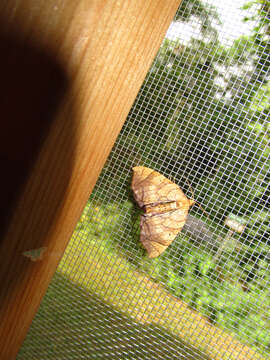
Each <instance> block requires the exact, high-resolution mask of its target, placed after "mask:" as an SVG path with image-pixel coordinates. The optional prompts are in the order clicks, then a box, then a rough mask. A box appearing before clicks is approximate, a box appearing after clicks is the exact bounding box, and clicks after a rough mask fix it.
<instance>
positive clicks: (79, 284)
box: [17, 204, 263, 360]
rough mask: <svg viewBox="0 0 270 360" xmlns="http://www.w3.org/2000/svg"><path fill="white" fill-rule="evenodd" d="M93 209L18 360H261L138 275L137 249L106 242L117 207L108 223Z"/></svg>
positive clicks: (81, 225)
mask: <svg viewBox="0 0 270 360" xmlns="http://www.w3.org/2000/svg"><path fill="white" fill-rule="evenodd" d="M111 206H114V205H113V204H112V205H111ZM93 209H94V210H93V211H94V214H96V215H94V216H93V221H92V222H89V219H88V215H87V214H88V209H86V210H85V212H84V214H83V216H82V218H81V221H80V222H79V224H78V226H77V229H76V231H75V233H74V235H73V237H72V239H71V241H70V243H69V246H68V248H67V250H66V252H65V255H64V258H63V259H62V262H61V264H60V266H59V268H58V271H57V273H56V275H55V277H54V279H53V281H52V283H51V285H50V287H49V289H48V292H47V294H46V296H45V298H44V300H43V302H42V305H41V307H40V310H39V312H38V314H37V316H36V317H35V319H34V321H33V324H32V326H31V329H30V331H29V333H28V336H27V338H26V340H25V342H24V345H23V347H22V348H21V351H20V353H19V355H18V358H17V359H18V360H26V359H27V360H28V359H48V360H50V359H57V360H61V359H63V360H64V359H67V360H71V359H74V360H75V359H105V358H108V359H114V358H115V359H157V358H162V359H179V358H181V355H183V356H184V355H185V356H186V357H185V359H198V360H199V359H202V360H204V359H205V360H208V359H216V360H219V359H220V360H221V359H222V360H226V359H237V360H239V359H240V360H241V359H242V360H248V359H263V356H261V355H259V354H258V353H256V352H255V351H254V350H252V349H251V348H250V347H248V346H246V345H244V344H242V343H241V342H239V341H238V340H236V339H235V338H234V337H233V336H232V335H231V334H229V333H226V332H224V331H223V330H221V329H218V328H217V327H215V326H213V325H212V324H211V323H210V322H209V321H208V320H207V318H204V317H203V316H201V315H200V314H199V313H197V312H195V311H193V310H192V309H191V308H189V306H188V305H187V304H185V303H184V302H183V301H181V300H180V299H179V298H177V297H175V296H173V295H172V294H171V293H169V292H168V290H167V289H165V288H164V287H163V286H161V285H160V283H159V282H156V281H153V280H152V279H151V278H150V276H149V275H147V274H146V273H144V272H143V271H140V270H138V261H139V260H138V259H139V255H140V254H141V253H142V252H141V249H140V248H139V247H138V248H134V249H133V250H134V251H133V250H131V249H130V247H127V250H126V251H123V249H124V248H125V247H124V246H121V247H120V249H118V248H117V247H116V246H114V245H113V242H112V241H111V239H110V238H109V234H112V233H113V232H112V230H114V233H115V231H116V229H118V230H119V231H121V226H119V221H124V220H123V219H122V220H121V219H120V217H121V216H120V217H119V216H116V214H118V209H117V207H114V211H113V210H112V208H111V209H110V211H108V214H107V216H106V217H104V213H102V211H101V209H100V208H96V210H95V207H94V208H93ZM105 218H106V228H107V233H105V232H104V227H103V223H102V222H103V221H104V219H105ZM117 223H118V225H117ZM110 227H111V228H110ZM112 228H113V229H112ZM122 238H123V236H122ZM128 244H129V240H128V239H127V245H128ZM122 245H124V244H122ZM135 246H136V245H135ZM120 250H121V251H120ZM136 251H137V252H136ZM132 254H135V255H136V256H134V257H133V262H131V261H129V260H130V259H129V256H131V255H132ZM138 254H139V255H138ZM142 265H143V266H142V269H143V270H144V269H145V268H147V266H148V265H149V262H148V261H147V260H145V261H143V262H142ZM152 275H155V274H153V273H152Z"/></svg>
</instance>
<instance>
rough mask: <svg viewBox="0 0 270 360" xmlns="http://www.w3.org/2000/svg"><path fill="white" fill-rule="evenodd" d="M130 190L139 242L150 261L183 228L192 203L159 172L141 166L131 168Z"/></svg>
mask: <svg viewBox="0 0 270 360" xmlns="http://www.w3.org/2000/svg"><path fill="white" fill-rule="evenodd" d="M131 188H132V190H133V193H134V198H135V200H136V202H137V203H138V205H139V207H140V208H142V209H143V210H144V214H142V215H141V224H140V227H141V235H140V241H141V243H142V245H143V247H144V248H145V249H146V251H147V253H148V256H149V257H150V258H155V257H157V256H159V255H160V254H161V253H163V251H165V250H166V249H167V247H168V246H169V245H170V244H171V243H172V242H173V240H174V239H175V237H176V235H177V234H178V233H179V232H180V231H181V230H182V228H183V226H184V225H185V222H186V218H187V214H188V210H189V208H190V206H192V205H193V204H194V203H195V201H194V200H190V199H188V198H187V197H186V196H185V194H184V193H183V191H182V190H181V189H180V187H179V186H178V185H176V184H174V183H173V182H172V181H171V180H169V179H167V178H166V177H165V176H163V175H161V174H160V173H159V172H157V171H155V170H152V169H149V168H147V167H144V166H135V167H134V168H133V178H132V183H131Z"/></svg>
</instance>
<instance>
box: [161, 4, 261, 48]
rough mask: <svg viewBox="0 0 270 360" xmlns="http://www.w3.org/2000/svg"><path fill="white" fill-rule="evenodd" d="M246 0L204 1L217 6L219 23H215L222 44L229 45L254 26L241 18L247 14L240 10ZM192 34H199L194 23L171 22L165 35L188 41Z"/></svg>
mask: <svg viewBox="0 0 270 360" xmlns="http://www.w3.org/2000/svg"><path fill="white" fill-rule="evenodd" d="M247 1H248V0H225V1H224V0H205V2H206V3H208V4H211V5H214V6H215V7H216V8H217V12H218V14H219V17H220V20H221V22H222V24H221V25H217V28H218V29H219V30H220V32H219V39H220V41H221V42H222V43H223V44H224V45H228V46H230V45H231V43H232V41H233V40H234V39H236V38H238V37H239V36H241V35H243V34H249V33H250V30H251V29H252V27H253V26H254V24H251V22H248V23H244V22H243V21H242V19H243V18H244V17H245V16H247V15H248V12H247V11H246V10H245V11H244V10H241V7H242V6H243V4H245V3H246V2H247ZM194 34H197V35H198V36H199V34H200V31H199V28H198V26H196V23H195V24H194V22H193V24H191V23H189V24H183V23H181V24H180V23H172V24H171V26H170V28H169V30H168V32H167V35H166V37H168V38H170V39H176V38H180V39H181V40H183V41H185V42H188V41H189V39H190V38H191V37H192V36H193V37H194Z"/></svg>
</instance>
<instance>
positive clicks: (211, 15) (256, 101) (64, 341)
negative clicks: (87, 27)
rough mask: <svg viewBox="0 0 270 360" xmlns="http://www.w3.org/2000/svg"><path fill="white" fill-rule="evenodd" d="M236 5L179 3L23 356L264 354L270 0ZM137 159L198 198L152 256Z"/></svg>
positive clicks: (196, 0) (269, 301)
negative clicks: (135, 187)
mask: <svg viewBox="0 0 270 360" xmlns="http://www.w3.org/2000/svg"><path fill="white" fill-rule="evenodd" d="M228 3H229V5H228V4H227V2H224V1H210V0H207V1H200V0H183V1H182V4H181V6H180V7H179V9H178V11H177V13H176V15H175V18H174V21H173V22H172V24H171V26H170V28H169V30H168V32H167V34H166V37H165V39H164V41H163V44H162V46H161V48H160V50H159V53H158V54H157V56H156V58H155V60H154V62H153V64H152V67H151V69H150V70H149V73H148V75H147V77H146V79H145V81H144V84H143V85H142V88H141V90H140V92H139V94H138V96H137V98H136V100H135V102H134V104H133V107H132V109H131V111H130V113H129V115H128V118H127V120H126V122H125V125H124V127H123V129H122V131H121V133H120V135H119V137H118V139H117V142H116V143H115V145H114V148H113V150H112V152H111V154H110V156H109V158H108V160H107V163H106V165H105V167H104V169H103V171H102V173H101V175H100V177H99V180H98V182H97V184H96V186H95V189H94V191H93V193H92V195H91V197H90V199H89V201H88V203H87V205H86V208H85V209H84V212H83V214H82V216H81V219H80V221H79V223H78V224H77V227H76V229H75V231H74V234H73V236H72V238H71V240H70V243H69V245H68V248H67V249H66V252H65V254H64V257H63V259H62V261H61V263H60V265H59V267H58V270H57V272H56V274H55V276H54V278H53V280H52V282H51V284H50V287H49V289H48V291H47V294H46V296H45V297H44V299H43V302H42V304H41V306H40V309H39V312H38V313H37V315H36V317H35V319H34V321H33V323H32V326H31V328H30V330H29V333H28V336H27V338H26V340H25V342H24V344H23V346H22V348H21V350H20V353H19V355H18V359H106V358H108V359H267V358H269V354H270V313H269V306H270V297H269V276H270V269H269V262H270V255H269V254H270V252H269V220H270V216H269V194H270V193H269V191H270V190H269V189H270V188H269V178H270V172H269V165H270V161H269V153H270V151H269V139H270V131H269V119H268V114H269V94H270V87H269V67H270V45H269V44H270V42H269V34H270V20H269V19H270V6H269V3H268V2H267V1H254V2H249V3H247V4H245V2H244V1H229V2H228ZM244 20H245V21H244ZM133 166H146V167H150V168H153V169H155V170H157V171H159V172H160V173H162V174H163V175H164V176H166V177H167V178H169V179H171V180H172V181H173V182H175V183H176V184H178V185H179V186H180V187H181V188H182V189H183V191H184V193H185V194H186V195H187V196H188V197H189V198H192V196H193V194H192V193H194V197H195V200H196V201H197V202H198V203H199V204H201V207H202V208H203V209H204V211H202V209H201V208H200V207H199V206H196V205H194V206H193V207H192V208H191V210H190V212H189V215H188V217H187V220H186V224H185V226H184V228H183V230H182V232H181V233H180V234H179V235H178V236H177V237H176V239H175V240H174V241H173V243H172V244H171V245H170V246H169V247H168V248H167V250H166V251H165V252H164V253H163V254H162V255H160V256H159V257H158V258H155V259H149V258H148V257H147V256H146V254H145V251H144V249H143V248H142V246H141V245H140V241H139V238H140V224H139V222H140V220H139V219H140V216H141V213H142V212H141V211H140V210H139V208H138V206H137V205H136V203H135V201H134V199H133V195H132V191H131V176H132V167H133ZM189 183H190V184H191V188H192V189H191V188H190V186H189ZM233 223H234V226H238V227H241V226H242V231H239V232H237V231H236V230H235V228H234V227H233V225H232V224H233ZM228 224H230V225H228ZM235 224H236V225H235Z"/></svg>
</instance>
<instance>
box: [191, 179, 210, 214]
mask: <svg viewBox="0 0 270 360" xmlns="http://www.w3.org/2000/svg"><path fill="white" fill-rule="evenodd" d="M186 182H187V184H188V187H189V190H190V192H191V194H192V200H193V201H194V202H195V204H196V205H198V206H199V208H200V209H201V210H202V212H203V213H204V214H205V215H206V217H207V219H208V220H209V221H210V218H209V215H208V213H207V212H206V211H205V210H204V208H203V207H202V205H201V204H200V203H198V201H196V200H195V196H194V195H195V194H194V191H193V189H192V186H191V184H190V182H189V181H188V179H187V178H186Z"/></svg>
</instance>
